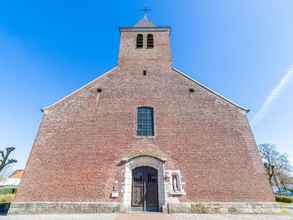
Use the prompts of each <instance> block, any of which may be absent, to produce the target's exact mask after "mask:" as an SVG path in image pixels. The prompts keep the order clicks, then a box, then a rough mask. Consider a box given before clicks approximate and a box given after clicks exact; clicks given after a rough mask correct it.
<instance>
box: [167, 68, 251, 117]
mask: <svg viewBox="0 0 293 220" xmlns="http://www.w3.org/2000/svg"><path fill="white" fill-rule="evenodd" d="M172 69H173V70H175V71H176V72H177V73H179V74H181V75H182V76H184V77H185V78H187V79H189V80H191V81H192V82H194V83H196V84H198V85H199V86H201V87H202V88H204V89H207V90H208V91H210V92H211V93H213V94H215V95H216V96H218V97H220V98H222V99H223V100H225V101H226V102H229V103H230V104H232V105H234V106H236V107H238V108H240V109H241V110H244V111H246V112H249V111H250V110H249V109H248V108H245V107H243V106H241V105H239V104H237V103H235V102H233V101H231V100H230V99H228V98H226V97H224V96H222V95H221V94H219V93H217V92H216V91H214V90H212V89H210V88H209V87H207V86H205V85H204V84H202V83H200V82H198V81H196V80H194V79H192V78H191V77H190V76H188V75H187V74H186V73H184V72H183V71H181V70H179V69H177V68H176V67H172Z"/></svg>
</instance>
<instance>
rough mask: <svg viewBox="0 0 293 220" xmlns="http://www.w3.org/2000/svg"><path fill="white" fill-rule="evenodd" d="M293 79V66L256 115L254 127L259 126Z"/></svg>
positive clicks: (253, 122)
mask: <svg viewBox="0 0 293 220" xmlns="http://www.w3.org/2000/svg"><path fill="white" fill-rule="evenodd" d="M292 79H293V65H292V66H290V68H289V70H288V71H287V73H286V74H285V75H284V76H283V78H282V79H281V81H280V82H279V83H278V85H277V86H276V87H275V88H274V89H273V90H272V92H271V94H270V95H269V96H268V97H267V99H266V100H265V102H264V104H263V105H262V107H261V108H260V110H259V111H258V112H257V113H256V114H255V115H254V117H253V118H252V120H251V124H252V126H255V125H257V124H258V123H259V122H260V121H262V120H263V118H264V117H265V115H266V113H267V112H268V111H269V110H270V108H271V106H272V104H273V102H274V101H275V99H277V98H278V97H279V96H280V94H281V93H282V91H283V90H284V89H285V88H286V87H287V86H288V84H289V82H290V81H291V80H292Z"/></svg>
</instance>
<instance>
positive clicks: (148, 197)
mask: <svg viewBox="0 0 293 220" xmlns="http://www.w3.org/2000/svg"><path fill="white" fill-rule="evenodd" d="M131 208H132V210H135V211H149V212H157V211H159V197H158V171H157V170H156V169H154V168H152V167H149V166H141V167H136V168H135V169H133V170H132V192H131Z"/></svg>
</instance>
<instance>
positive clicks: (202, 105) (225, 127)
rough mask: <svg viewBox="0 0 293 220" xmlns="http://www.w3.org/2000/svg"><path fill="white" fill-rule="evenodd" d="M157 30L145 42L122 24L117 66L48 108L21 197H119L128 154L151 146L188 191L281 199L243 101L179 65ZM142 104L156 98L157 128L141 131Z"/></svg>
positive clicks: (198, 196) (208, 197) (220, 197)
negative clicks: (150, 45) (138, 45)
mask: <svg viewBox="0 0 293 220" xmlns="http://www.w3.org/2000/svg"><path fill="white" fill-rule="evenodd" d="M154 35H155V48H154V49H141V50H139V51H138V50H137V49H135V37H136V33H134V32H122V33H121V47H120V55H119V66H118V67H117V68H116V69H115V70H113V71H112V72H111V73H108V74H106V75H105V76H103V77H101V78H98V79H97V80H95V81H93V82H92V83H90V84H89V85H88V86H86V87H85V88H83V89H82V90H80V91H78V92H76V93H75V94H73V95H71V96H68V97H66V98H65V99H64V100H62V101H61V102H58V103H57V104H56V105H53V106H52V107H49V108H47V109H45V111H44V117H43V120H42V123H41V125H40V129H39V132H38V135H37V137H36V140H35V143H34V145H33V148H32V152H31V155H30V158H29V161H28V163H27V167H26V170H25V175H24V178H23V180H22V184H21V187H20V189H19V191H18V193H17V197H16V201H17V202H31V201H75V202H78V201H115V200H113V199H111V198H110V193H111V190H112V186H113V184H114V182H115V180H118V181H119V187H121V183H122V181H123V174H122V173H121V171H122V169H123V167H122V166H121V165H120V164H119V163H120V161H121V159H122V158H123V157H125V156H127V155H132V154H135V153H143V154H145V153H150V152H151V153H152V154H158V155H161V156H163V157H165V158H167V162H166V168H167V169H168V168H170V169H179V170H181V173H182V176H183V181H184V182H186V185H185V191H186V193H187V194H186V196H184V197H181V199H180V200H181V201H272V200H273V196H272V193H271V189H270V186H269V184H268V181H267V179H266V177H265V175H264V169H263V166H262V164H261V161H260V157H259V155H258V153H257V150H256V144H255V141H254V138H253V136H252V133H251V130H250V127H249V124H248V121H247V118H246V113H245V111H244V110H241V109H239V108H238V107H236V106H234V105H232V104H230V103H228V102H226V101H225V100H223V99H222V98H220V97H218V96H216V95H214V94H213V93H211V92H209V91H208V90H206V89H205V88H203V87H201V86H200V85H198V84H196V83H194V82H193V81H191V80H189V79H187V78H186V77H184V76H183V75H180V74H179V73H177V72H176V71H174V70H173V69H172V68H171V51H170V47H169V33H168V32H155V33H154ZM144 69H145V70H147V75H146V76H144V75H143V74H142V71H143V70H144ZM97 88H101V89H102V92H101V93H100V94H99V95H98V93H97ZM189 88H193V89H194V92H193V93H191V92H190V91H189ZM97 96H99V97H97ZM138 106H151V107H153V108H154V113H155V137H154V138H149V139H142V138H139V137H136V109H137V107H138ZM120 195H121V194H120ZM121 198H122V197H120V198H119V199H118V200H121Z"/></svg>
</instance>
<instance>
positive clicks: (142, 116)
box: [137, 107, 154, 136]
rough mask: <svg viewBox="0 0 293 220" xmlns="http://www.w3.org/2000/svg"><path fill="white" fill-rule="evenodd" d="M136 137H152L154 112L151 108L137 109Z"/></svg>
mask: <svg viewBox="0 0 293 220" xmlns="http://www.w3.org/2000/svg"><path fill="white" fill-rule="evenodd" d="M137 135H138V136H154V110H153V108H151V107H139V108H137Z"/></svg>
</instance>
